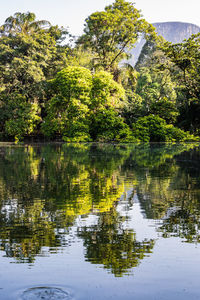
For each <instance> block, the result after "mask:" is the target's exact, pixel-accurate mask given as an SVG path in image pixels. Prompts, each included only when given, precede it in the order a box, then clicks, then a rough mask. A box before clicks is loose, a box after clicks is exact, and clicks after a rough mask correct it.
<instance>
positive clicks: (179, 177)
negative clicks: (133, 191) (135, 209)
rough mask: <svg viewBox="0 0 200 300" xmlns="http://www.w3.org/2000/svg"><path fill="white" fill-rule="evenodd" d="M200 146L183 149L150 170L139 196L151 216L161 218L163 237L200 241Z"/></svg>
mask: <svg viewBox="0 0 200 300" xmlns="http://www.w3.org/2000/svg"><path fill="white" fill-rule="evenodd" d="M199 167H200V157H199V149H198V148H195V149H193V150H191V151H189V152H188V151H184V152H183V153H181V154H177V155H176V156H174V158H173V159H172V160H170V161H167V162H166V163H164V164H161V165H160V166H158V167H157V166H155V167H152V168H149V169H148V170H147V172H148V173H147V174H148V175H147V178H146V180H143V181H141V183H140V185H139V186H138V188H137V189H138V197H139V199H140V203H141V206H142V208H143V209H144V210H145V213H146V215H147V217H148V218H152V219H161V220H162V225H161V226H160V227H159V231H161V232H163V237H170V236H178V237H181V238H183V239H184V240H185V241H187V242H199V241H200V231H199V229H200V226H199V224H200V180H199V179H200V168H199Z"/></svg>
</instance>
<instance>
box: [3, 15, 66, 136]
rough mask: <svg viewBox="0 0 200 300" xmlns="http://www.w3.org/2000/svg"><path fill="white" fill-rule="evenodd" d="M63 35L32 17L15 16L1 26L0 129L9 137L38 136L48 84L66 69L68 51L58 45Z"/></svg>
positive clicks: (44, 22) (47, 23)
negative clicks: (53, 77)
mask: <svg viewBox="0 0 200 300" xmlns="http://www.w3.org/2000/svg"><path fill="white" fill-rule="evenodd" d="M63 35H66V32H64V30H63V29H59V28H58V27H56V26H54V27H52V26H51V25H50V23H49V22H48V21H37V20H36V17H35V15H34V14H33V13H16V14H15V15H14V16H13V17H9V18H8V19H6V21H5V24H4V25H2V26H1V37H0V104H1V105H0V109H1V112H2V115H1V120H0V121H1V124H0V127H1V129H2V130H3V131H4V133H6V134H7V135H10V136H16V135H18V136H20V137H22V136H25V135H30V134H32V133H34V134H36V133H37V131H36V132H34V129H35V128H36V125H35V124H36V123H38V120H39V119H40V118H41V115H40V112H41V109H42V108H43V103H44V99H45V80H46V79H48V78H51V77H52V76H54V74H56V73H57V71H58V70H59V69H60V68H61V67H63V66H64V65H65V59H66V47H61V46H60V45H59V41H60V39H61V38H62V36H63ZM12 102H13V103H12ZM22 107H23V108H22Z"/></svg>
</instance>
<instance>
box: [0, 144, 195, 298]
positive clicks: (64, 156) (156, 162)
mask: <svg viewBox="0 0 200 300" xmlns="http://www.w3.org/2000/svg"><path fill="white" fill-rule="evenodd" d="M199 242H200V146H199V144H138V145H134V144H127V145H126V144H119V145H112V144H37V145H24V146H23V145H22V146H20V145H19V146H15V145H4V144H1V145H0V265H1V268H0V299H2V300H16V299H17V300H20V299H21V300H27V299H28V300H35V299H39V300H40V299H48V300H49V299H50V300H59V299H74V300H90V299H91V300H93V299H95V300H96V299H97V300H98V299H115V300H116V299H125V300H126V299H133V300H134V299H137V300H140V299H141V300H142V299H148V300H151V299H159V300H160V299H167V300H169V299H170V300H172V299H176V300H179V299H181V300H183V299H190V300H192V299H200V287H199V279H200V244H199Z"/></svg>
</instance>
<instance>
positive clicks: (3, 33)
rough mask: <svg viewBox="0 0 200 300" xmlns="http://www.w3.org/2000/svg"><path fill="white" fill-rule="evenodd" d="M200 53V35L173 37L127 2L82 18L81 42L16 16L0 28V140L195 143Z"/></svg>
mask: <svg viewBox="0 0 200 300" xmlns="http://www.w3.org/2000/svg"><path fill="white" fill-rule="evenodd" d="M141 36H143V37H145V39H146V43H145V45H144V47H143V49H142V52H141V54H140V57H139V59H138V61H137V64H136V65H135V67H132V66H131V65H130V64H129V63H128V59H129V58H130V49H132V48H133V47H134V45H135V44H136V42H137V41H138V40H139V39H140V37H141ZM199 50H200V34H196V35H192V36H191V37H190V38H189V39H188V40H184V41H183V42H182V43H178V44H172V43H169V42H167V41H165V40H164V39H163V38H162V37H160V36H157V34H156V32H155V28H154V27H153V26H152V25H151V24H149V23H148V22H147V21H146V20H144V18H143V17H142V14H141V12H140V11H138V10H137V9H136V8H135V6H134V5H133V4H132V3H130V2H127V1H124V0H115V2H114V3H113V4H111V5H109V6H107V7H105V10H104V11H101V12H95V13H92V14H91V15H90V16H88V18H87V19H86V20H85V24H84V33H83V35H82V36H80V37H78V38H75V37H73V36H72V35H71V34H70V32H69V31H68V30H67V29H65V28H62V27H61V28H60V27H59V26H52V25H51V24H50V22H48V21H46V20H37V18H36V16H35V14H34V13H31V12H27V13H20V12H17V13H15V14H14V16H10V17H8V18H7V19H6V20H5V22H4V24H3V25H1V26H0V139H1V140H15V141H16V142H18V141H21V140H23V139H24V138H26V139H28V138H43V139H46V140H62V141H66V142H82V141H84V142H86V141H101V142H110V141H115V142H149V141H150V142H152V141H153V142H175V141H194V140H196V141H198V140H199V135H200V114H199V112H200V52H199Z"/></svg>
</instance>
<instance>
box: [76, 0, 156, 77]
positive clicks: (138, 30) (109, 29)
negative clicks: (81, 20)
mask: <svg viewBox="0 0 200 300" xmlns="http://www.w3.org/2000/svg"><path fill="white" fill-rule="evenodd" d="M84 32H85V33H84V35H83V36H81V37H80V39H79V40H78V43H81V44H84V45H85V47H88V48H91V49H92V51H93V52H94V53H95V54H96V66H99V65H100V66H102V67H103V68H104V69H105V70H111V71H112V72H113V74H114V69H115V68H116V67H117V65H118V63H119V61H120V60H121V59H123V58H125V57H127V50H128V49H130V48H132V47H133V46H134V44H135V43H136V41H137V40H138V38H139V37H140V36H141V34H144V35H145V37H146V38H147V37H148V36H155V33H154V29H153V26H152V25H150V24H149V23H147V22H146V21H145V20H144V19H143V18H142V15H141V14H140V11H139V10H137V9H136V8H135V7H134V5H133V4H132V3H130V2H127V1H125V0H116V1H115V2H114V3H113V4H111V5H109V6H107V7H105V10H104V11H102V12H95V13H93V14H91V15H90V16H89V17H88V18H87V19H86V23H85V29H84Z"/></svg>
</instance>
